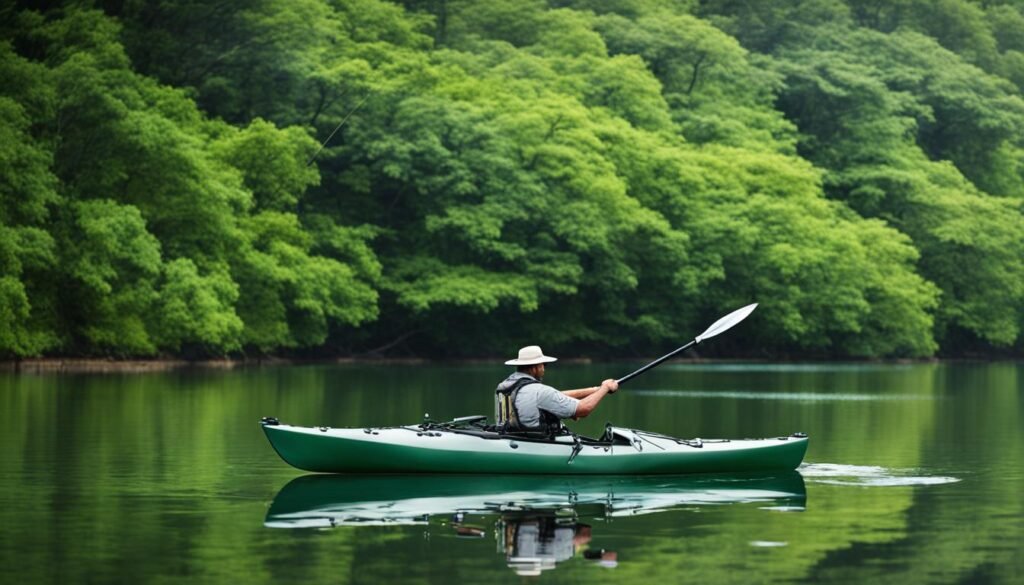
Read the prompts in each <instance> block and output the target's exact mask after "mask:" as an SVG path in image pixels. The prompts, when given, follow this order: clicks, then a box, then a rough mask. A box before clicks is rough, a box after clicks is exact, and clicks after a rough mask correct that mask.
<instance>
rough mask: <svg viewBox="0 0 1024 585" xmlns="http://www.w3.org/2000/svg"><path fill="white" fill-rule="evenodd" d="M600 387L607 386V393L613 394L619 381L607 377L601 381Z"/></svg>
mask: <svg viewBox="0 0 1024 585" xmlns="http://www.w3.org/2000/svg"><path fill="white" fill-rule="evenodd" d="M601 387H602V388H607V389H608V393H609V394H615V391H616V390H618V389H619V383H618V382H616V381H615V379H614V378H608V379H607V380H605V381H604V382H601Z"/></svg>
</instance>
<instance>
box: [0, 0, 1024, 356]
mask: <svg viewBox="0 0 1024 585" xmlns="http://www.w3.org/2000/svg"><path fill="white" fill-rule="evenodd" d="M89 5H90V3H88V2H86V3H83V2H65V3H57V4H56V5H55V6H52V7H47V8H46V9H44V10H40V9H38V8H37V7H35V6H34V5H33V4H32V3H25V5H24V6H20V5H15V6H13V7H10V8H6V9H3V10H2V11H0V14H3V15H4V19H3V22H4V24H0V31H2V35H3V36H2V37H0V76H2V77H3V79H4V80H5V82H4V84H3V86H2V87H0V355H3V356H6V357H20V356H35V355H47V354H77V355H111V356H144V355H154V354H160V353H165V354H175V355H186V356H215V355H226V354H229V355H244V354H265V353H281V352H292V353H298V354H303V355H323V354H364V353H373V352H388V351H390V352H399V353H401V352H406V353H414V354H417V355H429V356H437V357H451V356H479V355H493V354H504V353H508V351H509V348H510V347H511V348H514V347H517V346H518V345H520V344H526V343H543V344H544V345H546V346H548V347H558V348H559V349H560V351H561V353H563V354H565V353H568V354H572V353H593V352H597V353H600V352H610V351H616V352H617V353H619V354H620V355H621V353H622V351H623V350H625V351H627V352H630V353H634V354H641V353H652V352H657V351H658V350H659V349H661V348H663V347H665V346H666V345H673V344H674V343H675V342H676V341H681V340H685V339H686V338H687V337H688V336H690V335H692V334H694V333H696V332H697V331H698V330H700V329H701V328H702V327H704V326H706V325H707V324H708V323H710V322H711V321H712V320H714V318H717V316H719V315H720V314H724V313H725V312H728V311H729V310H731V309H734V308H736V307H737V306H740V305H743V304H747V303H749V302H753V301H757V302H759V303H761V309H760V311H759V312H758V316H757V322H756V324H755V325H752V326H751V327H750V328H749V329H748V331H747V335H745V336H744V340H743V342H742V346H740V345H739V342H730V341H729V340H723V341H722V342H721V343H719V344H716V345H717V346H718V347H720V348H721V350H722V351H730V350H732V351H739V352H745V353H747V354H757V355H776V356H778V355H788V356H809V357H812V356H813V357H901V356H908V357H920V356H930V355H934V354H936V353H960V352H1017V353H1019V352H1020V351H1021V349H1022V347H1024V342H1022V337H1024V336H1022V328H1024V145H1022V140H1024V139H1022V137H1024V98H1022V93H1021V92H1022V89H1024V85H1022V84H1024V32H1021V31H1022V30H1024V29H1021V26H1019V25H1024V12H1022V11H1024V6H1022V5H1019V4H1018V3H1013V2H985V3H977V2H972V1H969V0H944V1H943V2H939V3H934V2H923V1H918V0H905V1H901V2H852V1H851V2H846V1H842V0H805V1H802V2H795V3H794V2H781V1H776V0H771V1H767V2H763V1H757V2H754V1H747V0H706V1H700V2H698V1H696V0H693V1H690V0H679V1H675V2H658V1H654V0H615V1H610V2H607V1H594V0H548V1H545V0H508V1H503V2H479V1H471V0H430V1H426V0H407V1H405V2H399V3H393V2H387V1H385V0H288V1H285V0H246V1H244V2H235V3H229V4H218V3H208V2H195V1H192V0H183V1H167V2H148V1H143V2H123V3H116V2H115V3H110V2H97V3H95V4H94V6H93V7H90V6H89Z"/></svg>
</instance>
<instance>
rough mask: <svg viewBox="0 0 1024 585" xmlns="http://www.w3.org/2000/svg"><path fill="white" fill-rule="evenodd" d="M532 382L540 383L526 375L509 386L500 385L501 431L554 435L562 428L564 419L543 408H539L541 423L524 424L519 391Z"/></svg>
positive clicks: (499, 420) (499, 413) (497, 392)
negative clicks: (520, 416) (521, 418)
mask: <svg viewBox="0 0 1024 585" xmlns="http://www.w3.org/2000/svg"><path fill="white" fill-rule="evenodd" d="M530 384H540V382H539V381H537V379H536V378H532V377H529V376H524V377H522V378H519V379H518V380H516V381H515V382H513V383H512V385H511V386H509V387H507V388H502V387H501V384H499V385H498V388H497V390H495V393H496V394H497V395H498V429H499V430H500V431H501V432H509V433H516V432H529V433H536V432H540V433H545V434H547V435H554V434H555V433H557V432H558V431H559V430H561V428H562V420H561V419H560V418H558V417H557V416H555V415H553V414H551V413H550V412H548V411H546V410H544V409H543V408H538V409H537V410H538V412H540V424H539V425H537V426H535V427H528V426H525V425H523V423H522V422H520V419H519V409H518V408H516V398H517V397H518V396H519V391H520V390H522V389H523V387H524V386H529V385H530Z"/></svg>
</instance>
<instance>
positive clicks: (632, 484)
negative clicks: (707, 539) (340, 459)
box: [264, 471, 807, 528]
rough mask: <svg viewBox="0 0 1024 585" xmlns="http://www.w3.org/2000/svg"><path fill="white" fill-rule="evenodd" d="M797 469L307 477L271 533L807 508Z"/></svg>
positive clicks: (271, 521) (283, 497) (280, 507)
mask: <svg viewBox="0 0 1024 585" xmlns="http://www.w3.org/2000/svg"><path fill="white" fill-rule="evenodd" d="M806 498H807V493H806V490H805V488H804V480H803V477H801V475H800V474H799V473H798V472H796V471H783V472H775V473H770V474H718V475H683V476H649V475H648V476H636V477H634V476H627V475H614V476H570V477H562V476H536V475H517V476H479V475H415V476H408V475H358V476H352V475H306V476H303V477H298V478H295V479H293V480H292V481H291V482H289V483H288V484H287V485H285V486H284V487H283V488H281V491H279V492H278V494H277V496H276V497H274V501H273V503H271V505H270V509H269V510H268V511H267V516H266V519H265V521H264V524H265V525H266V526H267V527H270V528H326V527H332V526H373V525H396V524H427V523H429V521H430V518H431V517H432V516H440V517H446V516H448V515H452V514H499V515H502V516H508V515H510V514H524V513H531V514H551V515H558V516H559V517H564V516H565V515H566V514H568V513H576V514H587V515H592V516H604V517H608V518H611V517H624V516H634V515H637V514H648V513H654V512H660V511H664V510H670V509H674V508H678V507H679V506H701V505H722V504H742V503H757V504H760V505H761V506H764V505H771V506H772V509H774V510H804V509H805V508H806Z"/></svg>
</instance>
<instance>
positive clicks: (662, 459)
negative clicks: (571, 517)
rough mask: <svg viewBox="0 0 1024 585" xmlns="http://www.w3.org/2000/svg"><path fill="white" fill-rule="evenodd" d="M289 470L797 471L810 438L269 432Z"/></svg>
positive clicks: (270, 427)
mask: <svg viewBox="0 0 1024 585" xmlns="http://www.w3.org/2000/svg"><path fill="white" fill-rule="evenodd" d="M262 427H263V431H264V432H265V433H266V435H267V439H269V440H270V444H271V445H272V446H273V447H274V450H276V451H277V453H278V455H280V456H281V458H282V459H284V461H285V462H287V463H289V464H290V465H293V466H295V467H297V468H299V469H303V470H306V471H315V472H326V473H442V474H443V473H464V474H540V475H551V474H558V475H608V474H630V475H643V474H652V475H654V474H657V475H664V474H686V473H737V472H739V473H742V472H763V471H789V470H793V469H796V467H797V466H799V465H800V463H801V461H802V460H803V457H804V454H805V453H806V451H807V438H806V436H796V435H794V436H788V437H776V438H769V439H741V440H707V439H705V440H701V439H693V440H680V439H675V438H672V437H667V436H664V435H659V434H655V433H647V432H644V431H636V430H631V429H620V428H612V429H611V431H613V432H614V439H613V440H611V441H606V442H601V441H593V440H585V441H583V442H579V441H578V440H577V439H575V438H574V437H571V436H562V437H558V438H557V439H556V440H554V441H542V440H527V439H521V438H514V437H509V436H505V435H497V434H495V433H466V432H460V431H457V430H438V429H430V430H424V429H422V428H420V427H415V426H409V427H395V428H380V429H331V428H327V427H297V426H290V425H284V424H277V423H276V421H275V423H274V424H266V423H263V424H262Z"/></svg>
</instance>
